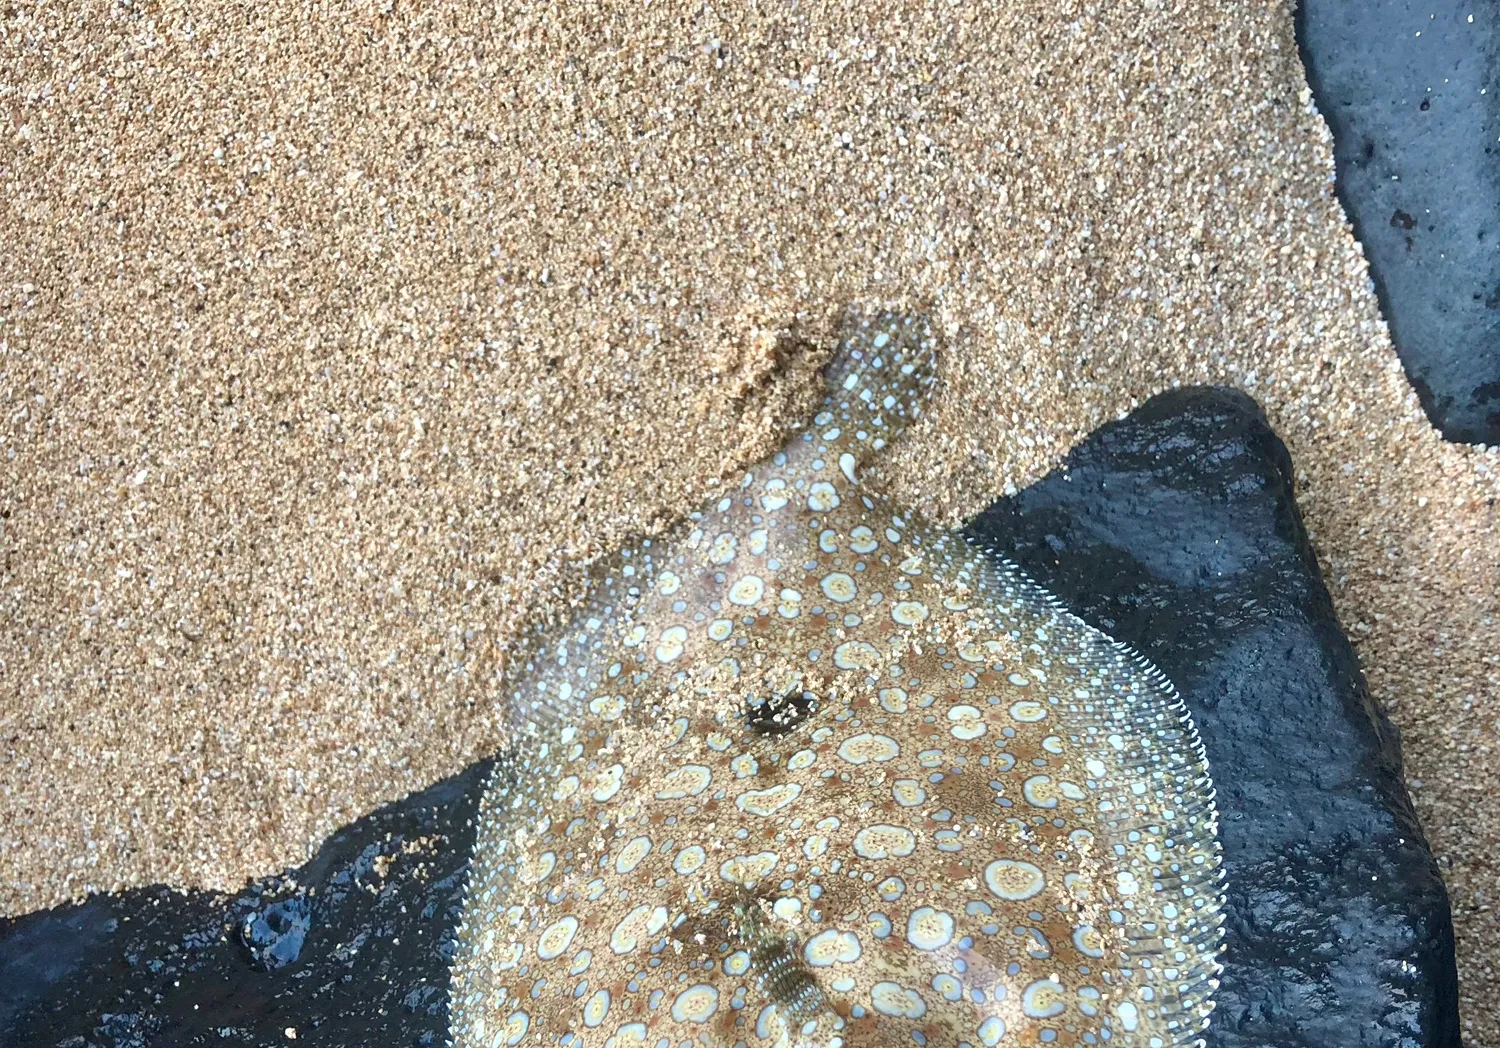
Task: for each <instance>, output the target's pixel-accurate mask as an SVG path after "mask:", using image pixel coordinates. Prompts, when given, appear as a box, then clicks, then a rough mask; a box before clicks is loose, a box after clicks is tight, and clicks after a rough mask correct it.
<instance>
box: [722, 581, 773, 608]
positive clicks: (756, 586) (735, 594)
mask: <svg viewBox="0 0 1500 1048" xmlns="http://www.w3.org/2000/svg"><path fill="white" fill-rule="evenodd" d="M765 593H766V584H765V583H764V582H762V581H761V578H760V576H759V575H745V576H742V577H741V578H740V579H739V580H738V581H736V582H735V584H734V585H733V586H730V587H729V603H731V604H738V605H739V606H740V607H742V608H748V607H751V606H752V605H755V604H757V603H759V602H760V598H761V597H763V596H765Z"/></svg>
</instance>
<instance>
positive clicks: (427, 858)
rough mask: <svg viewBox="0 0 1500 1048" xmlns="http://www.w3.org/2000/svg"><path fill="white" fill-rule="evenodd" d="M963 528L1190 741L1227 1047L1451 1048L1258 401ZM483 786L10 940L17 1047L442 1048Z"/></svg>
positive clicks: (1412, 832)
mask: <svg viewBox="0 0 1500 1048" xmlns="http://www.w3.org/2000/svg"><path fill="white" fill-rule="evenodd" d="M970 530H971V532H972V534H973V535H974V536H976V537H977V538H980V539H982V540H983V541H985V542H986V543H988V544H990V545H992V546H994V547H996V548H998V549H1000V550H1003V551H1004V552H1006V553H1007V554H1009V555H1010V556H1012V557H1013V558H1014V559H1015V560H1017V561H1018V562H1019V563H1021V564H1022V566H1024V567H1025V568H1026V569H1027V570H1028V571H1030V572H1031V573H1032V574H1033V575H1034V576H1036V577H1037V578H1038V579H1039V580H1040V581H1041V582H1043V583H1044V584H1046V585H1047V586H1049V587H1051V588H1052V589H1053V590H1054V591H1056V592H1057V593H1058V594H1059V595H1061V596H1062V597H1063V598H1064V599H1065V600H1067V601H1068V602H1069V604H1070V605H1071V606H1072V607H1074V608H1075V609H1076V610H1078V611H1079V612H1080V613H1081V614H1083V615H1084V616H1085V617H1086V618H1088V619H1089V620H1090V621H1092V622H1094V623H1095V624H1096V625H1099V626H1101V627H1103V628H1104V629H1106V630H1107V631H1109V632H1110V633H1112V634H1113V635H1115V636H1117V637H1119V638H1120V639H1122V640H1125V641H1128V642H1129V643H1131V644H1133V645H1135V646H1136V647H1137V648H1139V649H1140V650H1141V651H1142V652H1143V653H1145V654H1146V655H1148V656H1149V657H1150V658H1152V659H1153V660H1155V662H1156V663H1157V665H1159V666H1160V667H1161V668H1162V669H1163V670H1164V671H1166V672H1167V674H1168V675H1169V676H1170V677H1171V678H1172V679H1173V680H1174V681H1176V683H1177V684H1178V686H1179V687H1180V688H1181V689H1182V691H1183V694H1184V697H1185V699H1186V701H1187V703H1188V705H1189V707H1190V708H1191V709H1192V712H1193V714H1194V716H1195V717H1196V718H1197V721H1198V725H1199V728H1200V731H1201V733H1202V735H1203V738H1204V742H1205V744H1206V746H1207V748H1208V755H1209V759H1210V761H1211V762H1212V767H1213V771H1214V775H1215V778H1216V780H1217V784H1218V792H1219V806H1220V811H1221V813H1222V827H1223V840H1224V847H1225V854H1226V866H1227V872H1228V897H1229V919H1228V948H1227V952H1226V958H1225V960H1226V966H1227V967H1226V971H1225V974H1224V984H1223V988H1222V990H1221V992H1220V1005H1219V1010H1218V1011H1217V1012H1216V1013H1215V1021H1214V1025H1213V1027H1212V1030H1211V1034H1210V1037H1209V1043H1210V1045H1212V1046H1214V1048H1249V1046H1252V1045H1253V1046H1266V1048H1272V1046H1274V1048H1300V1046H1306V1048H1353V1046H1356V1045H1357V1046H1361V1048H1365V1046H1376V1045H1379V1046H1383V1048H1384V1046H1389V1048H1398V1046H1399V1048H1418V1046H1420V1048H1457V1046H1458V1045H1459V1040H1458V1032H1457V1030H1458V1017H1457V990H1456V976H1455V972H1454V960H1453V935H1452V930H1451V927H1450V924H1449V917H1448V902H1447V896H1446V894H1445V893H1444V890H1443V886H1442V882H1441V881H1440V880H1439V878H1438V874H1437V871H1436V869H1435V867H1434V865H1433V862H1432V859H1431V857H1430V856H1429V854H1428V852H1427V850H1426V846H1425V843H1424V841H1423V838H1422V833H1421V830H1420V829H1419V828H1418V826H1417V823H1416V820H1415V818H1414V816H1413V814H1412V811H1411V807H1410V804H1409V801H1408V798H1407V796H1406V793H1405V790H1404V788H1403V786H1402V780H1401V775H1400V756H1399V753H1398V750H1397V743H1396V736H1395V732H1394V731H1393V730H1392V729H1391V727H1390V725H1389V724H1388V723H1386V721H1385V719H1384V718H1383V717H1382V716H1381V715H1380V714H1379V712H1378V711H1376V710H1375V709H1374V708H1373V707H1372V705H1371V703H1370V700H1369V696H1368V694H1367V692H1366V690H1365V686H1364V682H1363V679H1362V677H1361V676H1360V673H1359V668H1358V666H1357V664H1356V662H1355V659H1354V655H1353V652H1352V651H1351V649H1350V647H1349V645H1348V643H1347V641H1346V640H1345V639H1344V637H1343V635H1342V634H1341V633H1340V632H1339V628H1338V624H1337V622H1336V621H1335V619H1334V616H1333V612H1332V610H1331V607H1330V604H1329V600H1328V595H1327V593H1326V591H1325V590H1324V589H1323V586H1322V582H1321V580H1320V577H1319V574H1318V570H1317V565H1316V563H1315V562H1314V560H1313V556H1312V552H1311V550H1310V549H1309V547H1308V543H1307V537H1306V534H1305V533H1304V532H1303V529H1302V525H1301V523H1300V520H1299V518H1298V515H1297V510H1296V506H1295V504H1294V502H1293V500H1292V486H1291V467H1290V462H1289V461H1288V458H1287V454H1286V450H1285V449H1284V448H1283V447H1282V445H1281V443H1280V441H1278V440H1277V439H1276V437H1275V435H1274V434H1273V433H1272V432H1271V430H1270V428H1269V427H1268V426H1267V424H1266V421H1265V419H1264V417H1263V416H1262V415H1261V413H1260V411H1259V410H1258V409H1257V408H1256V406H1255V404H1254V402H1253V401H1251V400H1249V399H1248V398H1246V397H1244V396H1242V395H1240V394H1236V393H1228V392H1224V391H1218V390H1201V389H1200V390H1189V391H1181V392H1177V393H1172V394H1168V395H1165V396H1162V397H1158V398H1156V399H1154V400H1152V401H1151V402H1149V403H1148V404H1146V405H1145V406H1144V407H1142V408H1141V409H1140V410H1138V411H1136V412H1135V413H1134V414H1133V415H1131V416H1130V417H1129V418H1128V419H1126V420H1125V421H1123V422H1119V423H1115V424H1113V425H1110V426H1106V427H1104V428H1103V429H1102V430H1100V431H1099V432H1098V433H1096V434H1095V435H1094V436H1092V437H1091V438H1090V439H1089V440H1088V441H1087V442H1085V443H1084V444H1083V445H1082V446H1081V447H1080V448H1079V449H1078V450H1077V451H1076V452H1075V453H1074V454H1073V455H1072V456H1070V458H1069V460H1068V464H1067V467H1066V468H1064V469H1062V470H1059V471H1058V472H1056V473H1054V474H1052V475H1050V476H1048V477H1047V478H1045V479H1044V480H1042V481H1041V482H1040V483H1038V484H1036V485H1035V486H1033V487H1031V488H1028V489H1027V490H1025V491H1023V492H1021V493H1020V494H1019V495H1017V496H1015V497H1014V498H1010V499H1006V500H1004V501H1002V502H1000V503H997V504H996V505H995V506H993V507H992V508H991V509H990V510H989V511H987V512H986V513H985V514H984V515H983V516H982V517H980V518H979V519H978V520H977V521H975V522H974V524H973V525H972V527H971V529H970ZM486 770H487V766H484V765H480V766H476V767H474V768H471V769H469V770H468V771H467V772H465V773H463V774H462V775H459V776H456V777H454V778H452V779H449V780H446V781H444V782H442V783H439V784H438V785H437V786H434V787H433V788H432V789H430V790H427V791H425V792H424V793H421V794H418V795H415V796H413V797H411V798H409V799H407V800H406V801H403V802H401V803H400V804H395V805H391V806H390V807H388V808H385V809H382V810H381V811H379V812H377V813H375V814H374V815H372V816H370V817H369V818H366V819H361V820H360V821H359V822H356V823H354V824H352V825H350V826H349V827H347V828H346V829H344V830H343V831H341V832H340V833H338V834H336V835H335V836H334V837H332V838H330V839H329V841H328V842H327V843H326V844H325V845H324V847H323V848H322V850H321V851H320V852H319V853H318V855H317V856H316V857H315V858H314V859H313V860H312V861H311V862H309V863H307V864H306V865H305V866H303V867H301V868H300V869H299V870H297V871H295V872H294V873H293V874H289V875H287V876H285V877H281V878H273V879H271V880H268V881H266V882H262V883H261V884H259V885H257V886H255V888H253V889H252V890H250V891H247V892H244V893H242V894H241V895H239V896H236V897H234V898H228V897H224V896H215V895H205V894H200V893H189V894H186V895H182V894H176V893H172V892H169V891H167V890H166V889H162V888H151V889H146V890H142V891H136V892H129V893H126V894H124V895H122V896H119V897H112V898H98V899H92V900H89V901H88V902H85V903H83V904H82V905H80V906H71V907H63V908H60V909H58V910H54V911H48V912H44V913H37V914H32V915H29V916H26V917H23V918H20V919H18V920H13V921H0V987H3V988H4V991H5V992H4V993H0V1044H4V1045H10V1044H17V1045H27V1046H33V1045H35V1046H54V1045H67V1046H69V1048H85V1046H100V1048H104V1046H108V1048H117V1046H136V1045H142V1046H143V1045H150V1046H152V1048H157V1046H166V1045H172V1046H175V1045H199V1044H203V1045H209V1044H212V1045H222V1044H235V1045H279V1046H283V1048H285V1046H286V1045H289V1044H291V1043H292V1042H289V1041H287V1040H286V1039H285V1037H284V1034H283V1031H284V1030H285V1029H286V1028H287V1027H295V1028H296V1030H297V1035H298V1036H297V1041H296V1042H295V1043H296V1045H298V1046H301V1045H305V1044H313V1045H320V1046H321V1045H328V1046H338V1048H362V1046H364V1045H371V1044H380V1045H383V1046H406V1045H441V1044H442V1043H443V1040H444V1036H445V1032H446V1022H447V1018H446V986H447V966H448V962H449V958H450V949H451V947H450V946H449V939H450V936H451V933H452V929H453V926H454V923H455V920H456V915H457V907H458V905H459V901H460V898H461V894H460V893H461V888H462V884H461V877H462V872H463V867H464V863H465V860H466V858H467V855H468V851H469V849H470V847H472V843H473V831H472V829H471V828H469V826H468V820H469V819H470V817H471V816H472V814H473V812H474V809H475V805H476V803H477V800H478V796H479V791H480V788H481V785H482V782H483V776H484V773H485V771H486ZM388 835H389V836H388ZM421 842H429V843H430V847H429V846H428V844H422V843H421ZM413 845H416V846H417V847H416V850H415V851H412V852H410V853H408V852H407V850H406V849H407V847H410V846H413ZM382 871H383V872H382ZM293 903H295V905H293ZM296 935H300V936H301V939H302V941H301V945H300V948H296V947H295V946H294V945H293V941H292V940H293V939H294V937H295V936H296ZM398 940H399V942H398ZM276 951H279V953H278V952H276ZM268 953H271V954H274V957H272V958H270V959H268ZM273 961H274V962H275V963H272V962H273Z"/></svg>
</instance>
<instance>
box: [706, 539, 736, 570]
mask: <svg viewBox="0 0 1500 1048" xmlns="http://www.w3.org/2000/svg"><path fill="white" fill-rule="evenodd" d="M739 544H740V540H739V539H737V538H735V537H734V533H733V532H729V531H724V532H720V534H719V537H718V538H716V539H714V542H713V545H712V546H710V547H709V548H708V559H709V561H710V563H713V564H718V565H721V566H722V565H724V564H728V563H729V562H730V561H732V560H734V554H735V550H736V548H737V547H738V546H739Z"/></svg>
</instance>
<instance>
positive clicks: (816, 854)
mask: <svg viewBox="0 0 1500 1048" xmlns="http://www.w3.org/2000/svg"><path fill="white" fill-rule="evenodd" d="M827 852H828V838H827V837H824V836H822V835H821V834H820V835H817V836H813V837H809V838H807V840H805V841H804V842H803V843H802V854H803V855H804V856H805V857H806V858H807V861H808V862H816V861H817V860H818V859H820V858H822V857H823V856H824V855H825V854H827Z"/></svg>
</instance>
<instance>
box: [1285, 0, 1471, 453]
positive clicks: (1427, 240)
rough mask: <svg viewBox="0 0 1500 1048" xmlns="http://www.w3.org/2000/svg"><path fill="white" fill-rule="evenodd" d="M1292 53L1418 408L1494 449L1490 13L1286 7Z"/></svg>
mask: <svg viewBox="0 0 1500 1048" xmlns="http://www.w3.org/2000/svg"><path fill="white" fill-rule="evenodd" d="M1297 40H1298V43H1299V45H1300V47H1301V51H1302V62H1303V65H1304V67H1305V68H1306V69H1307V74H1308V81H1309V83H1310V84H1311V86H1312V90H1313V95H1314V97H1315V98H1316V99H1317V103H1318V109H1319V110H1320V111H1321V112H1322V114H1323V117H1324V119H1326V120H1327V121H1328V125H1329V127H1330V128H1331V129H1332V131H1333V141H1334V160H1335V164H1336V168H1337V177H1338V195H1339V199H1340V200H1341V201H1342V202H1343V205H1344V210H1345V212H1346V213H1347V214H1348V216H1349V219H1350V221H1352V222H1353V223H1354V231H1355V235H1356V236H1358V237H1359V240H1360V243H1362V244H1363V245H1364V249H1365V255H1366V257H1367V258H1368V259H1369V260H1370V270H1371V273H1372V274H1373V276H1374V279H1375V286H1376V291H1377V293H1378V294H1379V296H1380V304H1381V311H1382V312H1383V313H1384V314H1385V318H1386V322H1387V323H1388V324H1389V325H1390V329H1391V337H1392V339H1393V340H1394V341H1395V343H1396V351H1397V352H1398V353H1399V354H1400V356H1401V362H1402V363H1403V364H1404V365H1405V367H1406V373H1407V376H1408V377H1409V378H1410V379H1411V381H1412V385H1413V386H1414V387H1415V388H1416V390H1417V393H1418V395H1419V396H1420V397H1421V399H1422V406H1423V407H1424V408H1425V409H1426V411H1427V415H1428V417H1429V418H1430V419H1432V422H1433V425H1435V426H1437V427H1438V429H1440V430H1442V432H1443V435H1444V436H1445V437H1447V438H1448V439H1449V440H1460V441H1471V442H1480V443H1485V444H1500V0H1462V2H1460V0H1430V2H1424V3H1421V4H1417V3H1412V2H1410V0H1359V2H1351V0H1302V2H1301V3H1299V4H1298V5H1297Z"/></svg>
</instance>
